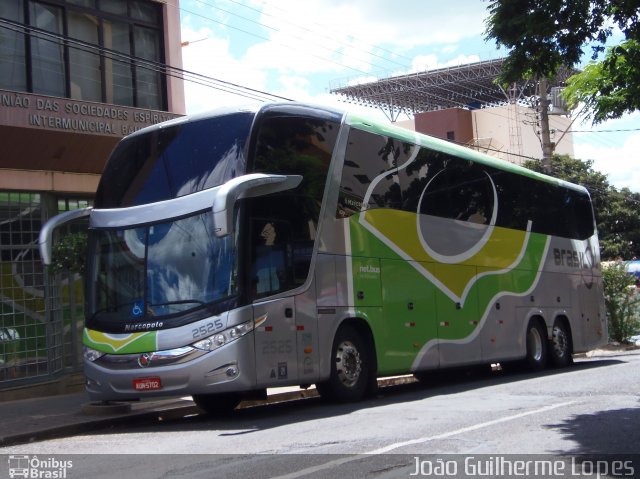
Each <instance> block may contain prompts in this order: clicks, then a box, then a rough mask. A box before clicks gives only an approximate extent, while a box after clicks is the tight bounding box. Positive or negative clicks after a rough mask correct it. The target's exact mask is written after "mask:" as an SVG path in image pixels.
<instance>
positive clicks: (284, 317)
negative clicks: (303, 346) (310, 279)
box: [253, 298, 298, 387]
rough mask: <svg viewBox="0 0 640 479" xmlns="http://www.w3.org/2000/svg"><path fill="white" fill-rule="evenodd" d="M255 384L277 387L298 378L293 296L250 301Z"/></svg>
mask: <svg viewBox="0 0 640 479" xmlns="http://www.w3.org/2000/svg"><path fill="white" fill-rule="evenodd" d="M253 314H254V318H255V320H256V321H258V322H259V325H257V327H256V330H255V347H256V378H257V383H258V387H262V386H269V387H277V386H278V383H282V385H283V386H285V385H288V384H291V383H292V382H293V383H294V382H295V381H296V379H297V378H298V367H297V345H296V323H295V314H296V310H295V299H294V298H281V299H274V300H269V301H264V302H262V303H257V304H254V305H253Z"/></svg>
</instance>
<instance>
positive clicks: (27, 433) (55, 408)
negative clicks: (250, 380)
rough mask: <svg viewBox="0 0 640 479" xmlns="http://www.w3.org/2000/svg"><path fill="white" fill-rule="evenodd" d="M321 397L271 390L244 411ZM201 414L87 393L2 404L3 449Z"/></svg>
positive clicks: (186, 402)
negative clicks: (103, 401)
mask: <svg viewBox="0 0 640 479" xmlns="http://www.w3.org/2000/svg"><path fill="white" fill-rule="evenodd" d="M314 396H317V393H316V390H315V389H313V388H310V389H307V390H303V389H300V388H298V387H290V388H276V389H268V390H267V399H266V400H262V401H245V402H242V403H241V404H240V406H239V407H240V408H242V407H249V406H252V405H255V404H269V403H276V402H282V401H292V400H295V399H302V398H305V397H314ZM198 413H201V410H200V409H198V407H197V406H196V405H195V404H194V403H193V401H191V399H189V398H165V399H154V400H144V401H132V402H127V403H122V402H119V403H111V404H109V405H100V404H98V403H92V402H91V401H90V400H89V396H88V395H87V394H86V393H84V392H80V393H73V394H65V395H61V396H45V397H38V398H33V399H22V400H17V401H7V402H2V403H0V424H1V425H2V427H1V428H0V447H6V446H11V445H15V444H23V443H29V442H34V441H42V440H44V439H50V438H54V437H63V436H70V435H74V434H80V433H83V432H87V431H91V430H95V429H100V428H104V427H108V426H116V425H120V424H132V423H134V422H136V421H149V420H152V419H157V418H159V417H163V418H170V417H183V416H186V415H188V414H198Z"/></svg>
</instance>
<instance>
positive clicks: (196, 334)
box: [40, 103, 607, 411]
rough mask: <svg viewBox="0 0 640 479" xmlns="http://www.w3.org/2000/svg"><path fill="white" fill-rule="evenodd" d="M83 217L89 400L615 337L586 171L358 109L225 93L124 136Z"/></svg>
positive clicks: (427, 365) (232, 394) (322, 379)
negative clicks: (579, 176)
mask: <svg viewBox="0 0 640 479" xmlns="http://www.w3.org/2000/svg"><path fill="white" fill-rule="evenodd" d="M84 215H86V216H89V223H90V227H89V252H88V259H87V264H86V327H85V329H84V340H83V342H84V364H85V374H86V378H87V390H88V393H89V396H90V398H91V399H93V400H118V399H130V398H136V397H150V396H161V395H164V396H166V395H192V396H193V398H194V400H195V402H196V403H197V404H198V405H199V406H201V407H202V408H203V409H205V410H207V411H219V410H222V409H225V408H229V407H234V406H235V405H237V403H238V402H239V401H240V400H242V399H243V398H246V397H256V396H260V395H263V393H264V392H265V391H266V388H270V387H278V386H291V385H310V384H315V385H316V387H317V389H318V391H319V392H320V393H321V394H322V395H323V396H326V397H330V398H333V399H337V400H358V399H360V398H362V397H364V396H365V395H367V394H369V393H371V392H372V391H374V390H375V387H376V384H377V381H376V378H377V377H381V376H389V375H398V374H407V373H409V374H410V373H413V374H415V375H416V376H417V377H419V378H420V377H426V376H427V374H426V373H428V372H429V371H432V370H437V369H441V368H449V367H456V366H467V365H481V364H491V363H497V362H501V363H504V362H507V361H522V362H525V363H528V364H529V365H530V366H531V367H532V368H534V369H541V368H543V367H545V366H546V365H547V364H548V363H549V364H553V365H555V366H566V365H568V364H569V363H571V361H572V353H577V352H581V351H587V350H589V349H592V348H594V347H596V346H598V345H601V344H603V343H604V342H606V341H607V326H606V320H605V313H604V307H603V301H602V297H603V295H602V279H601V274H600V257H599V250H598V242H597V235H596V229H595V222H594V216H593V210H592V206H591V202H590V199H589V195H588V193H587V191H586V190H585V189H584V188H583V187H580V186H576V185H573V184H569V183H566V182H563V181H560V180H557V179H554V178H551V177H547V176H544V175H540V174H537V173H534V172H531V171H529V170H526V169H524V168H521V167H518V166H515V165H513V164H510V163H507V162H504V161H500V160H496V159H494V158H491V157H489V156H486V155H483V154H480V153H478V152H476V151H473V150H471V149H468V148H464V147H461V146H457V145H455V144H452V143H449V142H446V141H441V140H438V139H434V138H430V137H427V136H424V135H421V134H418V133H415V132H412V131H409V130H405V129H402V128H398V127H395V126H392V125H387V124H383V123H377V122H375V121H370V120H367V119H364V118H362V117H361V116H359V115H353V114H346V113H343V112H340V111H336V110H333V109H329V108H323V107H317V106H311V105H305V104H299V103H283V104H266V105H261V106H259V107H256V108H255V109H250V108H249V109H236V110H230V109H225V110H220V111H216V112H212V113H209V114H204V115H197V116H187V117H184V118H180V119H176V120H172V121H169V122H166V123H162V124H159V125H156V126H152V127H149V128H146V129H144V130H141V131H139V132H136V133H134V134H132V135H129V136H128V137H126V138H124V139H123V140H122V141H121V142H120V144H119V145H118V146H117V147H116V149H115V150H114V152H113V154H112V156H111V158H110V160H109V161H108V163H107V165H106V167H105V170H104V173H103V175H102V178H101V181H100V185H99V188H98V191H97V194H96V198H95V203H94V207H93V208H88V209H86V210H81V211H76V212H71V213H66V214H63V215H60V216H58V217H55V218H53V219H52V220H50V221H49V223H47V224H46V225H45V228H44V229H43V231H42V233H41V239H40V242H41V253H42V257H43V259H44V261H45V262H48V261H50V254H51V253H50V250H51V239H52V232H53V230H54V228H55V227H56V226H57V225H59V224H61V223H63V222H65V221H68V220H69V219H73V218H76V217H79V216H84Z"/></svg>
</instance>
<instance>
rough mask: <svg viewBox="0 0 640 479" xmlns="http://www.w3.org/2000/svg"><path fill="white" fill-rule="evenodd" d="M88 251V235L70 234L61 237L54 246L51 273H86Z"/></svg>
mask: <svg viewBox="0 0 640 479" xmlns="http://www.w3.org/2000/svg"><path fill="white" fill-rule="evenodd" d="M86 251H87V235H86V233H68V234H65V235H63V236H61V237H60V238H58V239H57V240H56V241H55V242H54V244H53V248H52V261H51V265H50V266H49V271H50V272H51V273H53V274H55V273H59V272H62V271H68V272H70V273H84V265H85V254H86Z"/></svg>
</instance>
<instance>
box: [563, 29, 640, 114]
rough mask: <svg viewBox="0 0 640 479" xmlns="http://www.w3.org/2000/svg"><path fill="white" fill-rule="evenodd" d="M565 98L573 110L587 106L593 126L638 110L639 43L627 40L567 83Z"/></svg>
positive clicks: (639, 78) (639, 88)
mask: <svg viewBox="0 0 640 479" xmlns="http://www.w3.org/2000/svg"><path fill="white" fill-rule="evenodd" d="M563 96H564V98H565V99H566V100H567V103H568V104H569V107H570V108H574V107H576V106H577V105H578V104H579V103H584V105H585V106H586V110H587V111H588V114H587V118H590V119H591V120H592V123H593V124H594V125H595V124H598V123H602V122H603V121H605V120H610V119H614V118H620V117H621V116H622V115H623V114H624V113H628V112H632V111H634V110H639V109H640V43H639V42H637V41H635V40H627V41H626V42H623V43H621V44H620V45H617V46H615V47H612V48H610V49H609V50H608V51H607V54H606V56H605V58H604V60H602V61H601V62H597V63H590V64H589V65H587V66H586V67H585V69H584V70H583V71H582V72H580V73H577V74H575V75H573V76H572V77H570V78H569V79H568V80H567V87H566V88H565V90H564V91H563Z"/></svg>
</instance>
